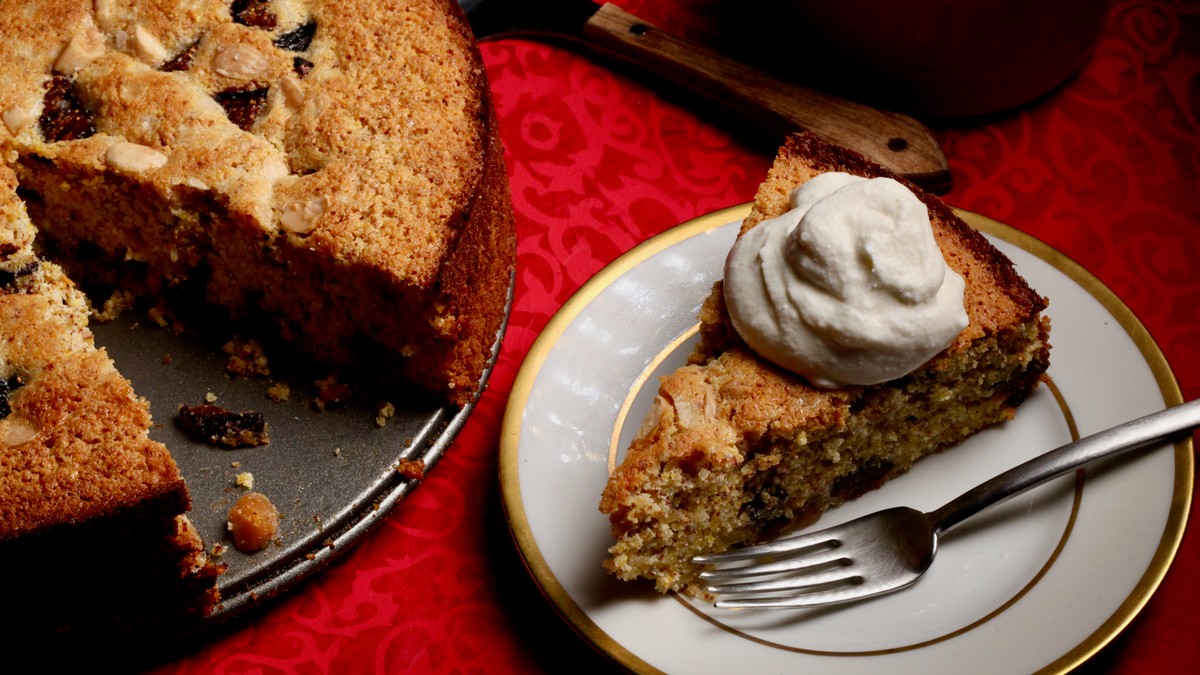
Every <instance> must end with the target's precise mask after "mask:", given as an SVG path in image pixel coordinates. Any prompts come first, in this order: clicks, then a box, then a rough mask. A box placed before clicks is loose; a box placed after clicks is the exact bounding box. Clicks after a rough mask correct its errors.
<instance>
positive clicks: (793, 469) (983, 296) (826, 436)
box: [600, 134, 1049, 591]
mask: <svg viewBox="0 0 1200 675" xmlns="http://www.w3.org/2000/svg"><path fill="white" fill-rule="evenodd" d="M833 170H837V171H845V172H848V173H853V174H858V175H863V176H869V177H870V176H884V175H890V174H888V173H887V172H886V171H884V170H883V169H881V168H880V167H878V166H875V165H874V164H872V163H870V162H868V161H867V160H865V159H863V158H861V157H859V156H858V155H855V154H853V153H851V152H850V151H847V150H844V149H841V148H837V147H834V146H830V145H828V144H826V143H823V142H821V141H819V140H818V139H816V138H815V137H812V136H810V135H807V134H805V135H798V136H792V137H790V138H789V139H788V140H787V142H786V143H785V144H784V146H783V147H782V148H781V149H780V152H779V154H778V157H777V158H776V161H775V163H774V165H773V166H772V168H771V170H770V172H769V174H768V177H767V179H766V180H765V181H764V183H763V185H762V186H761V188H760V190H759V192H758V195H757V196H756V198H755V204H754V207H753V210H752V212H751V214H750V215H749V216H748V217H747V219H746V220H745V222H744V224H743V228H742V230H743V232H744V231H746V230H748V229H749V228H752V227H754V226H755V225H756V224H757V223H758V222H760V221H762V220H764V219H766V218H771V217H774V216H777V215H780V214H782V213H783V212H785V211H786V210H787V209H788V195H789V194H790V192H791V190H792V189H794V188H795V187H796V186H797V185H799V184H801V183H803V182H804V181H806V180H808V179H810V178H812V177H813V176H815V175H817V174H818V173H821V172H824V171H833ZM892 177H893V178H894V177H895V176H892ZM910 187H911V185H910ZM914 191H915V192H916V194H917V195H918V196H919V197H920V198H921V199H922V201H924V202H925V203H926V205H928V206H929V210H930V219H931V221H932V224H933V228H934V234H935V239H936V240H937V242H938V245H939V247H940V248H941V250H942V253H943V256H944V257H945V259H946V261H947V263H948V264H949V265H950V267H951V268H953V269H954V270H955V271H956V272H958V273H959V274H961V275H962V276H963V277H964V279H965V281H966V292H965V304H966V309H967V313H968V317H969V320H970V323H969V325H968V327H967V328H966V329H965V330H964V331H963V332H962V333H961V334H960V335H959V336H958V338H956V339H955V341H954V342H953V343H952V344H951V345H950V346H949V347H947V348H946V349H945V350H944V351H943V352H941V353H940V354H939V355H937V356H935V357H934V358H933V359H932V360H930V361H929V362H928V363H926V364H925V365H924V366H922V367H921V368H919V369H918V370H917V371H915V372H913V373H911V374H910V375H908V376H906V377H903V378H900V379H897V380H893V381H891V382H886V383H883V384H879V385H871V386H865V387H862V386H847V387H843V388H841V389H836V390H824V389H816V388H813V387H812V386H810V385H809V384H808V383H807V382H806V381H804V380H803V379H802V378H800V377H798V376H795V375H793V374H791V373H789V372H786V371H783V370H781V369H779V368H777V367H775V366H773V365H771V364H769V363H768V362H766V361H764V360H762V359H760V358H759V357H757V356H756V355H755V354H754V353H753V352H752V351H751V350H750V349H749V348H747V347H746V346H745V344H744V343H743V342H742V341H741V340H740V338H738V336H737V334H736V332H735V331H734V330H733V329H732V327H731V326H730V325H729V323H728V319H727V317H726V315H725V310H724V304H723V299H722V294H721V289H720V284H718V285H717V287H716V288H715V289H714V291H713V293H712V294H711V295H710V297H709V298H708V299H707V301H706V302H705V303H704V306H703V308H702V310H701V323H702V326H701V330H702V340H701V344H700V345H699V347H698V349H697V351H696V353H694V354H693V355H692V357H691V364H690V365H688V366H685V367H683V368H681V369H680V370H678V371H676V372H675V373H673V374H671V375H669V376H667V377H665V378H663V380H662V382H661V384H660V389H659V393H658V396H657V398H656V401H655V404H654V406H653V409H652V410H651V411H650V413H649V414H648V416H647V418H646V420H645V422H644V423H643V426H642V428H641V431H640V432H639V434H638V436H637V438H636V439H635V440H634V441H633V443H632V446H631V447H630V448H629V449H628V451H627V453H626V456H625V459H624V461H623V462H622V464H621V465H620V466H619V467H618V468H617V469H616V470H615V472H614V473H613V474H612V475H611V476H610V477H609V481H608V484H607V485H606V487H605V490H604V493H603V495H602V497H601V502H600V510H601V511H602V512H604V513H605V514H607V515H608V516H609V518H610V522H611V525H612V533H613V536H614V538H615V539H616V543H615V544H614V545H613V546H612V547H611V548H610V554H611V556H612V557H611V558H610V559H609V560H607V561H605V567H606V568H607V569H608V570H609V571H610V572H612V573H613V574H615V575H616V576H617V577H619V578H621V579H627V580H628V579H636V578H639V577H645V578H649V579H653V580H654V581H655V585H656V588H657V589H658V590H660V591H667V590H683V589H687V590H689V591H695V589H694V588H689V584H691V583H692V582H693V581H694V580H695V578H696V574H697V573H698V571H699V570H698V569H697V568H696V566H694V565H692V564H691V563H690V562H689V560H690V558H691V557H692V556H694V555H698V554H701V553H710V552H715V551H720V550H724V549H727V548H729V547H731V546H734V545H738V544H745V543H752V542H757V541H761V540H763V539H766V538H769V537H771V536H773V535H776V534H779V533H780V532H782V531H786V530H788V529H792V528H796V527H799V526H802V525H805V524H807V523H809V522H811V521H813V520H815V519H816V518H818V517H819V516H820V514H821V513H823V512H824V511H825V510H827V509H829V508H832V507H834V506H836V505H838V504H840V503H842V502H843V501H845V500H847V499H853V498H855V497H857V496H859V495H861V494H863V493H864V492H866V491H868V490H871V489H874V488H876V487H878V486H880V485H882V484H883V483H884V482H886V481H887V480H889V479H891V478H893V477H895V476H897V475H900V474H901V473H904V472H905V471H907V470H908V469H909V468H910V467H911V466H912V464H913V462H915V461H916V460H917V459H919V458H920V457H922V456H925V455H927V454H929V453H931V452H936V451H938V450H942V449H944V448H947V447H950V446H952V445H954V444H956V443H958V442H959V441H961V440H963V439H964V438H966V437H968V436H970V435H971V434H973V433H975V432H976V431H978V430H980V429H982V428H985V427H987V426H989V425H992V424H995V423H997V422H1001V421H1004V420H1007V419H1009V418H1011V416H1012V415H1013V413H1014V410H1015V407H1016V406H1017V405H1019V404H1020V402H1021V401H1023V400H1024V399H1025V397H1026V396H1027V395H1028V394H1029V393H1030V392H1031V391H1032V389H1033V388H1034V387H1035V386H1036V384H1037V382H1038V380H1039V378H1040V375H1041V373H1043V372H1044V371H1045V369H1046V367H1047V365H1048V358H1049V343H1048V341H1047V337H1048V330H1049V322H1048V320H1047V319H1045V318H1044V317H1042V316H1041V315H1040V312H1041V310H1042V309H1044V307H1045V300H1044V299H1043V298H1041V297H1040V296H1038V295H1037V293H1036V292H1035V291H1033V290H1032V289H1031V288H1029V286H1028V284H1026V283H1025V282H1024V280H1022V279H1021V277H1020V276H1019V275H1018V274H1017V273H1016V271H1015V270H1014V269H1013V268H1012V264H1011V262H1009V261H1008V260H1007V259H1006V258H1005V257H1004V256H1003V255H1002V254H1000V253H999V252H998V251H997V250H996V249H995V248H994V247H993V246H991V244H990V243H988V242H987V240H986V239H985V238H984V237H983V236H982V235H980V234H979V233H977V232H975V231H974V230H972V229H971V228H970V227H969V226H967V225H966V224H965V223H963V222H962V221H961V219H959V218H958V217H957V216H955V215H954V213H953V211H952V210H951V209H949V208H948V207H946V206H945V205H944V204H942V203H941V202H940V200H937V198H935V197H932V196H930V195H927V194H924V193H922V192H921V191H919V190H914Z"/></svg>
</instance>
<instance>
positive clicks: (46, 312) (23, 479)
mask: <svg viewBox="0 0 1200 675" xmlns="http://www.w3.org/2000/svg"><path fill="white" fill-rule="evenodd" d="M15 182H16V180H15V177H14V176H13V175H12V172H11V171H9V170H8V169H7V168H6V167H4V166H2V165H0V575H2V576H3V578H5V579H8V580H9V581H10V583H9V584H8V590H7V591H6V593H5V597H6V599H7V601H8V602H9V604H10V605H11V607H13V608H15V609H14V610H13V611H14V612H16V613H15V614H14V615H13V616H14V617H16V616H18V615H19V620H15V621H10V622H9V625H8V627H7V628H6V635H7V637H8V639H9V640H10V641H13V644H17V642H18V641H19V640H20V639H25V638H34V637H36V638H38V639H44V638H45V637H46V636H50V635H71V636H75V637H78V635H79V634H81V633H83V634H86V635H89V636H96V635H108V634H112V633H114V632H116V631H123V630H130V629H134V628H138V629H150V628H155V629H160V628H166V627H169V626H174V625H182V624H181V622H184V621H187V620H189V619H190V618H194V617H202V616H204V615H206V614H207V613H208V612H209V611H210V609H211V608H212V606H213V603H214V602H215V601H216V599H217V591H216V585H215V581H216V575H217V573H218V569H217V568H216V567H215V566H214V565H213V564H212V563H211V561H210V560H209V559H208V557H207V556H206V555H205V552H204V546H203V544H202V542H201V541H200V537H199V536H198V535H197V533H196V531H195V530H194V529H193V528H192V526H191V523H189V522H188V519H187V517H186V516H185V515H184V514H185V512H186V511H187V510H188V509H189V507H190V500H189V497H188V492H187V489H186V488H185V487H184V483H183V478H182V476H181V475H180V473H179V469H178V468H177V467H176V465H175V462H174V461H173V460H172V459H171V456H170V454H168V452H167V449H166V448H165V447H164V446H163V445H162V444H160V443H157V442H155V441H152V440H150V438H149V437H148V435H147V432H148V430H149V428H150V411H149V406H148V405H147V403H146V401H144V400H142V399H140V398H138V397H137V396H136V395H135V394H134V392H133V390H132V388H131V386H130V384H129V382H128V381H127V380H125V379H124V378H123V377H121V375H120V374H118V373H117V371H116V370H115V369H114V368H113V364H112V361H111V360H109V358H108V356H107V355H106V354H105V353H104V351H103V350H101V349H97V348H96V347H95V346H94V345H93V343H92V336H91V333H90V332H89V331H88V328H87V306H86V303H85V300H84V298H83V295H82V294H81V293H80V292H79V291H78V290H77V289H76V288H75V286H74V285H73V284H72V283H71V282H70V281H69V280H68V279H67V278H66V277H65V276H64V275H63V274H62V271H61V270H60V269H59V268H58V266H56V265H54V264H53V263H50V262H46V261H43V260H39V259H38V258H37V257H36V256H35V255H34V254H33V252H32V250H31V248H30V245H31V243H32V241H33V238H34V237H33V234H34V231H33V227H32V225H31V224H30V223H29V220H28V219H27V218H26V217H25V213H24V210H23V208H22V207H21V204H20V203H19V202H17V201H16V199H15V193H14V192H13V188H14V187H15Z"/></svg>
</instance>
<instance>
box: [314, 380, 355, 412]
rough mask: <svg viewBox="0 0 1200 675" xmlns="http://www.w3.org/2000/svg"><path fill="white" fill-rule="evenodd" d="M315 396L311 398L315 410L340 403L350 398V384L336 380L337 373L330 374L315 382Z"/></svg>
mask: <svg viewBox="0 0 1200 675" xmlns="http://www.w3.org/2000/svg"><path fill="white" fill-rule="evenodd" d="M316 388H317V396H316V398H315V399H314V400H313V405H314V406H316V408H317V410H324V409H326V408H328V407H330V406H335V405H341V404H343V403H345V402H347V401H349V400H350V395H351V390H350V385H348V384H346V383H345V382H340V381H339V380H338V376H337V373H334V374H332V375H330V376H329V377H326V378H325V379H322V380H317V382H316Z"/></svg>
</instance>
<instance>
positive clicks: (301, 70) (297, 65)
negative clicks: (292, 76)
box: [292, 56, 313, 80]
mask: <svg viewBox="0 0 1200 675" xmlns="http://www.w3.org/2000/svg"><path fill="white" fill-rule="evenodd" d="M312 69H313V62H312V61H309V60H308V59H306V58H304V57H301V56H297V57H296V58H294V59H292V70H294V71H296V77H299V78H300V79H302V80H303V79H304V78H305V77H306V76H307V75H308V74H309V73H311V72H312Z"/></svg>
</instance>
